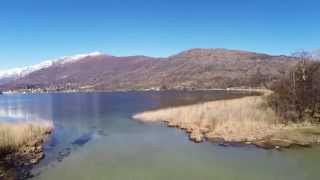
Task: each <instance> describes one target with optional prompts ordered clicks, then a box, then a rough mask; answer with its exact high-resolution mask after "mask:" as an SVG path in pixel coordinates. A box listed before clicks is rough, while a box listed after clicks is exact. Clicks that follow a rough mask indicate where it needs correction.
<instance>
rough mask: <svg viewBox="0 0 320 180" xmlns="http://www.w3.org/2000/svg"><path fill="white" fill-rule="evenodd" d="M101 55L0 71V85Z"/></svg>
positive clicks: (77, 57)
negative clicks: (55, 65)
mask: <svg viewBox="0 0 320 180" xmlns="http://www.w3.org/2000/svg"><path fill="white" fill-rule="evenodd" d="M99 55H101V53H99V52H93V53H89V54H79V55H75V56H68V57H67V56H66V57H61V58H59V59H57V60H47V61H44V62H42V63H40V64H36V65H33V66H27V67H22V68H14V69H9V70H5V71H0V84H4V83H8V82H10V81H13V80H17V79H19V78H23V77H25V76H27V75H29V74H31V73H33V72H35V71H38V70H41V69H45V68H48V67H50V66H52V65H53V64H55V63H60V64H65V63H72V62H76V61H77V60H80V59H82V58H85V57H88V56H99Z"/></svg>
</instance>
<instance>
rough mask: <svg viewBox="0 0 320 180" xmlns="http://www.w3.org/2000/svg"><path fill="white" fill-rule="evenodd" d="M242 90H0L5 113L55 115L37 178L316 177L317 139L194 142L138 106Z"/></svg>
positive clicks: (1, 114) (24, 117) (9, 117)
mask: <svg viewBox="0 0 320 180" xmlns="http://www.w3.org/2000/svg"><path fill="white" fill-rule="evenodd" d="M238 96H243V94H238V93H235V92H224V91H198V92H175V91H172V92H113V93H57V94H29V95H23V94H16V95H1V96H0V119H1V120H2V121H32V120H40V121H41V120H48V121H53V123H54V126H55V131H54V133H53V134H52V135H51V137H50V140H49V141H48V142H47V143H46V144H45V152H46V158H45V159H44V160H43V161H41V163H40V164H38V165H37V166H36V167H35V168H34V170H33V174H34V175H35V177H34V178H33V179H35V180H56V179H60V180H88V179H92V180H179V179H181V180H195V179H201V180H207V179H208V180H212V179H218V180H309V179H310V180H315V179H318V177H319V176H320V171H319V170H318V167H319V166H320V156H319V150H320V147H319V146H315V147H312V148H296V149H287V150H281V151H278V150H263V149H258V148H256V147H253V146H241V147H222V146H219V145H217V144H213V143H201V144H195V143H193V142H191V141H189V140H188V137H187V136H186V134H185V133H184V132H183V131H180V130H177V129H174V128H167V127H166V126H165V125H164V124H143V123H140V122H137V121H135V120H132V119H131V116H132V115H133V114H135V113H137V112H142V111H145V110H150V109H157V108H165V107H170V106H179V105H187V104H193V103H199V102H202V101H208V100H216V99H223V98H234V97H238Z"/></svg>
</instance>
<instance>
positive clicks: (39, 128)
mask: <svg viewBox="0 0 320 180" xmlns="http://www.w3.org/2000/svg"><path fill="white" fill-rule="evenodd" d="M52 128H53V125H52V123H51V122H47V121H37V122H19V123H8V122H0V153H6V152H11V151H15V150H18V149H19V148H20V147H21V146H23V145H26V144H28V143H31V142H32V141H35V140H38V139H39V138H42V137H43V136H44V134H46V133H48V132H49V131H51V130H52Z"/></svg>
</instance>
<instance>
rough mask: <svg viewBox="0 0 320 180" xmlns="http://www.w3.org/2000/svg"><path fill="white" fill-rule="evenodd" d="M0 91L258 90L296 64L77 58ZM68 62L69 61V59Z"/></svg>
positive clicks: (213, 55)
mask: <svg viewBox="0 0 320 180" xmlns="http://www.w3.org/2000/svg"><path fill="white" fill-rule="evenodd" d="M78 57H79V58H78V59H77V60H76V61H71V62H73V63H53V64H52V65H51V66H49V67H46V68H44V69H39V70H37V71H34V72H31V73H30V74H27V75H26V76H23V77H21V78H18V79H15V80H13V81H11V82H9V83H6V84H4V85H2V86H1V87H2V89H26V88H33V89H34V88H40V89H47V90H48V89H49V90H139V89H140V90H141V89H150V88H156V89H210V88H228V87H239V86H255V87H256V86H262V85H265V84H268V83H270V82H271V81H274V80H276V79H277V78H278V77H279V76H280V75H281V74H283V73H285V72H286V71H287V70H288V69H289V68H290V67H291V66H292V65H293V64H295V60H296V59H295V58H293V57H289V56H272V55H268V54H264V53H255V52H249V51H240V50H228V49H203V48H195V49H189V50H186V51H183V52H181V53H177V54H175V55H173V56H169V57H167V58H154V57H148V56H125V57H121V56H110V55H105V54H102V53H95V54H94V55H93V54H92V55H91V56H90V55H89V56H88V55H87V56H86V55H84V56H78ZM71 59H72V58H71Z"/></svg>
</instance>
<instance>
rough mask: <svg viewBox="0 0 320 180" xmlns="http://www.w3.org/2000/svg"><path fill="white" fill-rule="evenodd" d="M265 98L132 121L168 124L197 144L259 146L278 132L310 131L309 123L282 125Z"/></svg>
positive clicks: (140, 116)
mask: <svg viewBox="0 0 320 180" xmlns="http://www.w3.org/2000/svg"><path fill="white" fill-rule="evenodd" d="M264 98H265V96H250V97H244V98H239V99H232V100H220V101H212V102H206V103H202V104H195V105H189V106H182V107H173V108H166V109H160V110H154V111H147V112H142V113H138V114H136V115H134V116H133V118H134V119H137V120H140V121H143V122H158V121H163V122H167V123H168V126H170V127H179V128H181V129H184V130H186V132H188V133H190V139H192V140H194V141H196V142H201V141H203V139H204V137H206V138H208V139H211V140H218V139H219V140H221V139H222V140H223V141H226V142H258V141H261V140H264V139H266V138H270V137H273V136H274V137H277V139H279V138H282V137H283V136H282V135H281V136H280V134H281V133H280V132H284V131H288V132H289V131H290V132H291V131H294V130H296V129H301V128H310V127H311V124H308V123H305V124H299V125H298V124H289V125H288V124H287V125H284V124H282V123H281V119H280V118H279V117H278V116H277V115H276V113H275V112H274V111H273V110H272V109H271V108H269V107H268V106H266V105H265V104H264V102H265V101H264ZM286 138H287V137H286ZM287 139H288V138H287Z"/></svg>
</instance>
